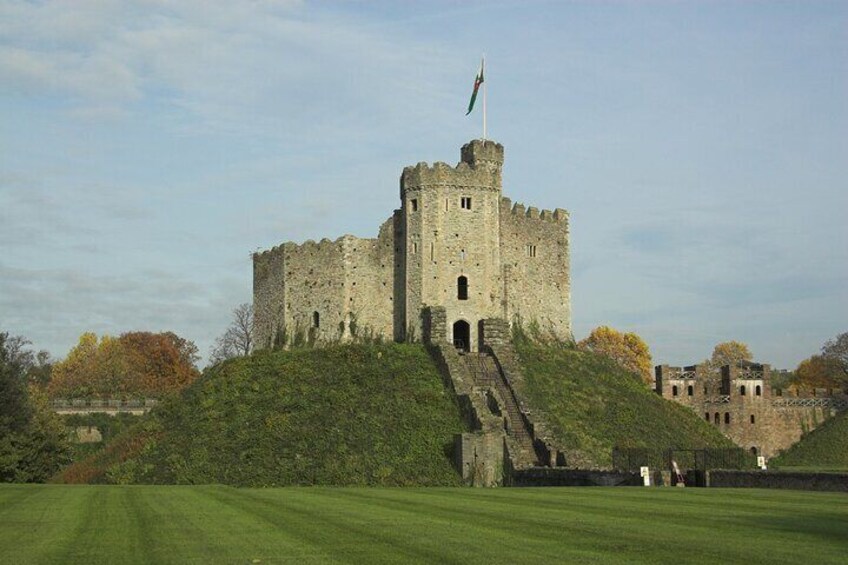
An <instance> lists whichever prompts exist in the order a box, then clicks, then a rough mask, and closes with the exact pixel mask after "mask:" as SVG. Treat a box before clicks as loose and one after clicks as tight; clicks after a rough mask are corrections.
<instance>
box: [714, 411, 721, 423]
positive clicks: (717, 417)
mask: <svg viewBox="0 0 848 565" xmlns="http://www.w3.org/2000/svg"><path fill="white" fill-rule="evenodd" d="M719 418H720V416H719V415H718V412H716V413H715V418H714V419H713V421H714V422H715V424H716V426H717V425H718V422H719Z"/></svg>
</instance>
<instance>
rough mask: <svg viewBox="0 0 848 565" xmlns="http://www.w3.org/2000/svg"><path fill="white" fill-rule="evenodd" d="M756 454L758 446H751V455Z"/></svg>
mask: <svg viewBox="0 0 848 565" xmlns="http://www.w3.org/2000/svg"><path fill="white" fill-rule="evenodd" d="M756 454H757V448H756V447H752V448H751V455H756Z"/></svg>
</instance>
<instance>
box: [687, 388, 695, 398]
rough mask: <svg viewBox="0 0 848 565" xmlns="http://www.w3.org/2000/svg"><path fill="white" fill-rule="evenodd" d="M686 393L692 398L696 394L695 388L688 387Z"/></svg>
mask: <svg viewBox="0 0 848 565" xmlns="http://www.w3.org/2000/svg"><path fill="white" fill-rule="evenodd" d="M686 392H687V393H688V394H689V396H692V395H693V394H695V387H693V386H692V385H689V386H688V387H686Z"/></svg>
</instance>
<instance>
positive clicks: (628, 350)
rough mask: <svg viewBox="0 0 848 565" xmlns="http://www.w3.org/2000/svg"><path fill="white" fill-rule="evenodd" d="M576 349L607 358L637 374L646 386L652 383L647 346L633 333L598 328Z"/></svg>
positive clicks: (606, 327)
mask: <svg viewBox="0 0 848 565" xmlns="http://www.w3.org/2000/svg"><path fill="white" fill-rule="evenodd" d="M578 347H580V348H581V349H584V350H587V351H593V352H595V353H598V354H600V355H603V356H605V357H609V358H610V359H612V360H613V361H615V362H616V363H617V364H618V365H619V366H621V367H622V368H624V369H625V370H627V371H630V372H631V373H635V374H637V375H638V376H639V378H640V379H641V380H642V381H643V382H645V383H646V384H650V383H651V382H652V381H653V373H652V368H653V366H652V364H651V353H650V351H649V350H648V345H647V344H646V343H645V342H644V341H643V340H642V338H641V337H639V336H638V335H637V334H635V333H632V332H628V333H622V332H619V331H618V330H616V329H614V328H611V327H609V326H600V327H597V328H595V329H594V330H592V333H590V334H589V337H587V338H586V339H584V340H583V341H581V342H580V343H579V344H578Z"/></svg>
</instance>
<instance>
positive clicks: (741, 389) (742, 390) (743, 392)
mask: <svg viewBox="0 0 848 565" xmlns="http://www.w3.org/2000/svg"><path fill="white" fill-rule="evenodd" d="M739 394H740V395H742V396H745V385H742V386H740V387H739Z"/></svg>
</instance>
